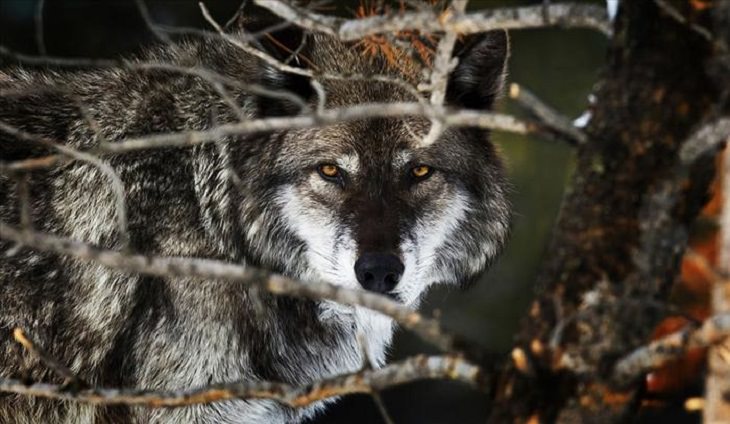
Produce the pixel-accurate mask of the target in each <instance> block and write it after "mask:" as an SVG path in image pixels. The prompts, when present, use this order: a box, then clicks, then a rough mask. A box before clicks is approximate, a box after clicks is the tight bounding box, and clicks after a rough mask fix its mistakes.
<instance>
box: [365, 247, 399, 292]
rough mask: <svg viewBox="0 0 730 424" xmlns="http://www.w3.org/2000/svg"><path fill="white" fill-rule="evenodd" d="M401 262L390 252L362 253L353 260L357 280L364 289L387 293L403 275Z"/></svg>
mask: <svg viewBox="0 0 730 424" xmlns="http://www.w3.org/2000/svg"><path fill="white" fill-rule="evenodd" d="M404 269H405V267H404V266H403V262H401V261H400V259H399V258H398V257H397V256H396V255H393V254H391V253H364V254H363V255H362V256H360V258H359V259H358V260H357V262H355V275H356V276H357V281H358V282H359V283H360V285H361V286H362V287H363V288H364V289H365V290H370V291H374V292H377V293H388V292H390V291H391V290H393V289H394V288H395V286H397V285H398V281H400V277H401V276H402V275H403V270H404Z"/></svg>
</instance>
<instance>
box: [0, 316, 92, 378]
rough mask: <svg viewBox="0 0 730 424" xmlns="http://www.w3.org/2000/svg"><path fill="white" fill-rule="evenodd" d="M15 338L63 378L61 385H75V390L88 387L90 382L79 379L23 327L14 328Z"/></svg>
mask: <svg viewBox="0 0 730 424" xmlns="http://www.w3.org/2000/svg"><path fill="white" fill-rule="evenodd" d="M13 338H14V339H15V341H16V342H18V343H20V344H21V345H22V346H23V347H24V348H25V350H27V351H28V353H30V354H31V355H32V356H35V357H36V358H38V360H39V361H41V362H42V363H43V364H44V365H46V366H47V367H48V368H49V369H50V370H51V371H53V372H54V373H56V375H58V376H59V377H61V378H63V384H62V386H61V387H73V388H74V389H75V390H78V389H81V388H86V387H88V384H86V382H84V381H82V380H81V379H79V378H78V376H77V375H76V374H74V372H73V371H71V369H70V368H69V367H67V366H66V365H64V364H62V363H61V362H60V361H58V360H56V359H55V358H54V357H53V356H51V355H49V354H48V352H46V351H45V350H44V349H43V348H42V347H40V346H38V344H37V343H36V342H34V341H33V340H32V339H31V338H30V337H28V335H26V334H25V332H24V331H23V330H22V329H20V328H16V329H15V330H13Z"/></svg>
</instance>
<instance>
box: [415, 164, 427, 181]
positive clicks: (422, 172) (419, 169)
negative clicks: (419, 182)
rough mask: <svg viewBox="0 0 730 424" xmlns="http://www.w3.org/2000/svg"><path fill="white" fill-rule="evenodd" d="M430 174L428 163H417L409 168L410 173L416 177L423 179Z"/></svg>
mask: <svg viewBox="0 0 730 424" xmlns="http://www.w3.org/2000/svg"><path fill="white" fill-rule="evenodd" d="M430 174H431V167H430V166H428V165H418V166H416V167H413V168H411V175H413V176H414V177H416V178H419V179H423V178H426V177H428V176H429V175H430Z"/></svg>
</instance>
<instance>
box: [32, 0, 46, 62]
mask: <svg viewBox="0 0 730 424" xmlns="http://www.w3.org/2000/svg"><path fill="white" fill-rule="evenodd" d="M44 7H45V0H38V1H37V2H36V6H35V15H34V20H35V43H36V46H37V47H38V54H40V55H42V56H44V55H46V54H47V50H46V39H45V36H44V35H43V33H44V27H43V9H44Z"/></svg>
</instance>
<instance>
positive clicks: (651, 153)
mask: <svg viewBox="0 0 730 424" xmlns="http://www.w3.org/2000/svg"><path fill="white" fill-rule="evenodd" d="M726 3H727V2H714V3H713V4H714V7H716V8H727V7H728V4H726ZM672 4H673V5H675V6H678V11H679V12H680V13H682V14H683V15H684V16H691V19H693V22H695V23H696V24H698V25H703V26H708V27H710V28H711V26H712V25H711V21H710V19H709V17H708V16H705V15H708V14H709V13H708V12H707V11H698V10H696V9H694V8H692V7H691V6H692V5H691V2H690V1H689V0H687V1H681V2H679V1H678V2H672ZM621 5H622V8H621V11H620V13H619V16H618V18H617V21H616V27H615V38H614V40H613V42H612V46H611V47H610V49H609V57H608V62H607V63H608V65H607V68H606V70H605V73H604V77H603V80H602V83H601V85H600V87H599V88H598V90H597V92H596V97H597V101H596V103H595V108H594V110H593V111H592V113H593V118H592V120H591V123H590V125H589V127H588V128H587V134H588V136H589V141H588V142H587V143H585V144H582V145H579V146H578V147H577V153H576V155H577V156H576V161H577V166H576V171H575V174H574V176H573V177H572V181H571V183H570V185H569V189H568V193H567V195H566V198H565V199H564V202H563V206H562V210H561V214H560V217H559V219H558V222H557V224H556V228H555V231H554V234H553V238H552V240H551V243H550V246H549V248H548V250H547V252H549V254H547V255H546V257H545V260H544V263H543V265H542V268H541V272H540V273H539V277H538V282H537V283H538V288H539V289H538V290H539V292H538V295H537V298H536V300H535V302H534V304H533V305H532V307H531V309H530V311H529V314H528V317H527V319H525V321H524V323H523V325H522V328H521V330H520V332H519V335H518V337H517V341H516V347H515V350H514V351H513V357H514V358H518V357H523V356H524V357H525V360H524V361H522V360H520V361H513V363H512V364H511V365H510V366H508V367H507V369H505V370H504V371H503V373H502V375H501V376H500V378H499V381H498V382H497V385H496V394H495V396H496V403H495V406H494V409H493V413H492V417H491V418H492V421H493V422H522V421H527V420H528V419H540V420H541V421H542V422H554V421H555V422H571V423H572V422H576V423H578V422H594V423H595V422H623V421H624V420H625V419H626V418H627V415H629V414H632V413H634V412H635V407H636V406H637V405H638V399H639V397H640V395H641V387H642V383H641V380H640V378H641V377H642V376H637V380H636V381H634V382H632V383H633V384H630V385H628V386H627V385H623V386H619V385H617V384H615V382H614V381H612V378H611V371H612V369H613V365H614V363H615V361H616V360H617V359H618V358H620V357H621V356H622V355H624V354H626V353H628V352H629V351H631V350H632V349H634V348H636V347H637V346H639V345H641V344H644V343H646V342H647V339H648V338H649V335H650V333H651V331H652V329H653V327H654V326H655V325H656V323H657V322H658V320H659V319H660V318H661V317H662V315H663V314H664V313H665V311H664V310H663V307H662V305H664V304H665V300H666V297H667V295H668V292H669V289H670V288H671V286H672V284H673V283H674V282H675V279H676V278H677V277H676V276H677V275H678V274H679V272H678V268H679V261H680V258H681V255H682V253H683V252H684V249H685V247H686V242H687V234H688V231H689V228H690V225H691V223H692V221H693V218H694V217H695V216H696V215H697V213H698V211H699V209H700V208H701V206H702V205H703V204H704V202H705V200H706V192H707V187H708V184H709V181H710V179H711V177H712V174H713V172H714V170H713V167H712V164H711V160H709V158H703V159H701V160H700V161H699V162H698V163H695V164H694V166H692V167H691V168H685V167H683V166H681V165H679V161H678V158H677V152H678V149H679V148H680V147H681V145H682V142H683V141H684V140H686V139H687V137H688V135H689V134H690V133H691V131H692V130H694V129H696V128H697V127H698V126H699V125H700V124H701V123H702V122H705V121H706V120H708V119H710V118H711V117H713V116H714V115H715V114H716V112H717V110H718V105H720V90H719V89H718V87H717V86H716V81H715V80H714V79H713V76H712V75H710V74H708V72H706V71H705V69H706V68H707V65H708V64H709V63H710V62H711V61H712V59H713V58H714V57H715V56H716V55H717V46H715V45H713V43H711V42H710V41H708V40H707V38H706V37H703V36H702V34H699V33H698V32H697V31H696V30H694V29H692V28H691V26H689V25H687V24H686V23H682V22H679V21H678V20H677V19H676V17H670V16H669V15H668V14H666V13H665V12H664V11H662V10H660V9H659V8H658V7H657V5H656V3H655V2H653V1H624V2H622V3H621ZM727 10H730V8H728V9H727Z"/></svg>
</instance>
